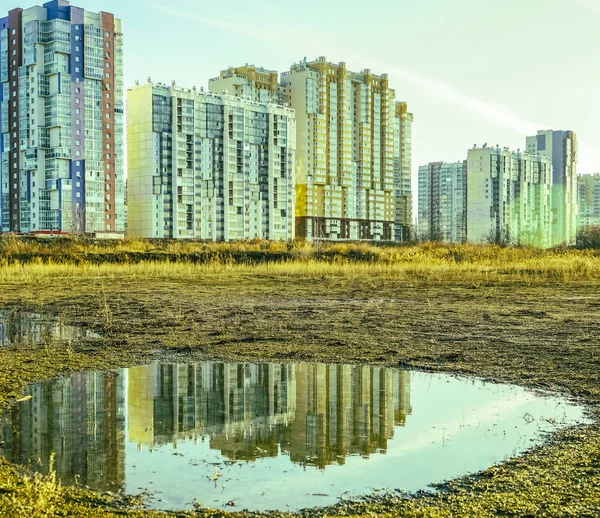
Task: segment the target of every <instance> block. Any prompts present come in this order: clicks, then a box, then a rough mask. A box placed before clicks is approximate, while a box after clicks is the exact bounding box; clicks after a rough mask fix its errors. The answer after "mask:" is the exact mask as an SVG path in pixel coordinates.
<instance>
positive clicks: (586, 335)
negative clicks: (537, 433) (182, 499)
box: [0, 266, 600, 516]
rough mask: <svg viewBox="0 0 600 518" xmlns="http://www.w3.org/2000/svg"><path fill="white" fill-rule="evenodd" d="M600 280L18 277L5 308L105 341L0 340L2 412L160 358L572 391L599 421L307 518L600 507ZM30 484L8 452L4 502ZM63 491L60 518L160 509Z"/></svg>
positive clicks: (245, 274)
mask: <svg viewBox="0 0 600 518" xmlns="http://www.w3.org/2000/svg"><path fill="white" fill-rule="evenodd" d="M599 287H600V285H599V283H598V282H595V281H586V282H578V281H568V282H558V281H553V282H539V281H537V282H531V281H527V280H522V279H506V280H501V279H500V280H499V279H496V280H493V281H488V282H472V281H469V280H465V281H461V280H449V281H446V282H439V281H432V280H427V279H423V278H410V277H406V276H403V277H396V276H393V275H378V274H374V275H373V276H364V277H361V278H357V277H356V276H349V275H345V274H344V273H343V272H340V273H339V274H332V275H317V274H315V275H314V276H302V275H287V274H282V273H281V272H277V271H275V272H273V273H269V272H268V271H265V269H264V268H263V269H259V270H258V271H257V272H256V273H254V272H253V271H252V268H240V269H239V271H236V270H235V269H233V270H229V271H223V272H216V273H214V274H206V273H202V274H200V273H199V274H198V275H197V276H190V275H187V274H186V275H181V276H178V275H177V274H176V273H175V274H169V272H168V271H166V270H165V273H164V275H153V276H150V277H149V278H146V277H145V276H144V275H142V274H140V273H139V272H137V273H132V272H130V271H129V269H128V267H125V266H124V267H123V269H122V271H121V272H120V273H116V274H115V273H114V272H113V273H110V274H102V273H98V272H97V271H95V270H94V269H82V270H81V271H79V272H77V273H73V272H66V273H65V274H64V275H56V276H47V277H41V278H31V279H27V278H25V279H24V278H18V279H15V280H14V281H11V280H5V281H3V282H2V284H1V285H0V307H3V308H8V309H10V308H21V309H31V310H38V311H39V310H43V311H50V312H54V313H57V314H59V315H61V318H63V319H64V320H65V321H66V322H69V323H72V324H77V325H82V326H86V327H88V328H90V329H94V330H97V331H100V332H102V333H103V335H104V338H102V339H96V340H88V341H83V342H80V343H75V344H71V345H70V346H69V347H66V346H65V345H64V344H58V343H55V344H50V346H46V347H41V346H39V347H28V348H24V347H11V348H4V349H0V408H2V407H3V408H4V409H6V407H7V406H8V405H10V404H12V403H14V400H15V398H18V397H19V396H20V395H22V390H23V388H24V386H25V385H26V384H27V383H30V382H33V381H39V380H41V379H44V378H48V377H52V376H56V375H58V374H63V373H66V372H70V371H73V370H85V369H92V368H93V369H98V368H99V369H108V368H115V367H125V366H132V365H136V364H140V363H144V362H147V361H149V360H151V359H155V358H170V357H185V358H202V359H227V360H236V361H243V360H258V361H277V362H286V361H297V360H303V361H321V362H331V363H340V362H343V363H352V364H376V365H385V366H396V367H402V368H414V369H426V370H434V371H447V372H454V373H460V374H466V375H474V376H478V377H483V378H486V379H489V380H494V381H502V382H512V383H518V384H521V385H525V386H529V387H538V388H544V389H550V390H555V391H560V392H562V393H564V394H567V395H568V396H569V397H571V398H577V399H579V400H581V401H582V402H584V403H586V404H588V405H590V412H591V413H592V415H593V416H594V419H595V423H596V424H593V425H590V426H583V427H579V428H576V429H572V430H568V431H565V432H561V433H559V434H557V435H556V437H555V438H554V439H553V440H552V441H550V442H549V443H548V444H547V445H546V446H544V447H542V448H539V449H537V450H535V451H533V452H531V453H529V454H526V455H525V456H523V457H520V458H518V459H514V460H511V461H509V462H507V463H504V464H502V465H500V466H495V467H492V468H490V469H488V470H487V471H485V472H483V473H480V474H478V475H476V476H471V477H466V478H463V479H460V480H457V481H452V482H449V483H448V484H445V485H444V486H443V487H442V488H441V491H440V492H439V493H436V494H421V495H417V496H416V497H414V496H413V497H407V498H394V499H387V500H386V499H383V500H379V499H378V500H374V501H373V502H369V503H361V504H340V505H338V506H335V507H334V508H329V509H320V510H319V509H315V510H310V511H306V513H304V514H306V515H314V516H324V515H326V514H327V515H335V514H337V515H360V516H363V515H365V516H366V515H372V514H373V513H375V514H378V515H389V516H401V515H405V516H600V427H599V426H598V421H597V417H598V415H599V414H598V408H600V406H599V405H600V380H599V379H598V376H599V374H598V373H599V372H600V324H599V319H600V291H599ZM1 453H2V450H1V449H0V455H1ZM29 490H30V488H29V485H28V484H27V483H24V482H23V474H22V470H20V469H19V468H17V467H14V466H12V465H10V464H8V463H6V462H0V509H2V508H3V507H4V508H5V509H7V510H12V511H10V512H16V511H15V509H18V506H17V504H16V503H15V502H17V503H18V502H19V501H20V500H21V501H25V500H26V499H28V498H29V499H31V496H30V495H28V493H27V492H28V491H29ZM56 498H57V500H56V502H55V504H54V507H53V509H54V510H53V511H52V512H51V513H50V514H48V515H51V516H55V515H56V516H59V515H69V514H70V515H82V516H83V515H88V516H89V515H123V514H131V515H138V514H139V515H150V514H155V513H144V512H142V511H137V510H135V509H132V508H130V507H127V505H128V504H130V503H131V502H130V501H128V500H126V499H125V500H122V499H121V500H120V499H118V498H117V499H113V498H108V497H106V496H100V495H97V494H94V493H91V492H86V491H83V490H79V489H61V490H60V494H58V495H57V496H56ZM11 502H12V503H11ZM11 506H12V507H11ZM7 512H9V511H7ZM52 513H55V514H52ZM0 514H2V513H1V512H0ZM190 514H193V513H192V512H191V511H190ZM195 514H196V515H202V514H206V515H221V514H223V513H214V512H212V513H211V512H208V511H198V512H197V513H195ZM9 515H10V514H9ZM180 515H182V514H181V513H180ZM39 516H44V514H40V515H39Z"/></svg>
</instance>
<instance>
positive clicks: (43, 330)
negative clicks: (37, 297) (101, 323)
mask: <svg viewBox="0 0 600 518" xmlns="http://www.w3.org/2000/svg"><path fill="white" fill-rule="evenodd" d="M98 336H99V335H98V334H97V333H94V332H92V331H88V330H86V329H83V328H79V327H75V326H69V325H66V324H63V323H62V322H61V321H60V319H59V318H58V317H57V316H56V315H53V314H51V313H33V312H29V311H19V310H16V311H0V346H9V345H33V344H39V343H43V342H45V341H48V340H66V341H68V340H77V339H81V338H92V337H96V338H97V337H98Z"/></svg>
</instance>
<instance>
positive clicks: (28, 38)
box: [0, 0, 124, 233]
mask: <svg viewBox="0 0 600 518" xmlns="http://www.w3.org/2000/svg"><path fill="white" fill-rule="evenodd" d="M122 74H123V70H122V33H121V22H120V20H118V19H116V18H114V16H113V15H112V14H109V13H91V12H88V11H85V10H83V9H81V8H78V7H74V6H71V5H70V4H69V2H67V1H65V0H53V1H51V2H48V3H46V4H44V6H43V7H32V8H30V9H26V10H20V9H15V10H13V11H11V12H10V13H9V16H8V17H6V18H2V19H0V83H1V84H2V87H1V88H0V91H1V92H2V93H1V94H0V103H1V105H2V110H1V111H2V114H3V115H2V121H1V124H0V126H1V134H2V135H1V136H0V151H1V152H2V156H1V160H0V176H1V180H0V213H1V214H2V217H1V218H2V221H1V229H2V231H5V232H6V231H17V232H38V231H63V232H77V233H80V232H88V233H106V232H108V233H122V232H123V231H124V215H123V205H124V193H123V99H122V86H123V79H122Z"/></svg>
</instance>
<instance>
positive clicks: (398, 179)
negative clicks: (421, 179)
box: [394, 102, 414, 242]
mask: <svg viewBox="0 0 600 518" xmlns="http://www.w3.org/2000/svg"><path fill="white" fill-rule="evenodd" d="M395 112H396V113H395V121H394V122H395V127H394V202H395V206H396V210H395V241H398V242H401V241H406V240H407V239H409V238H410V233H411V229H412V226H413V194H412V123H413V121H414V118H413V114H412V113H409V112H408V106H407V104H406V103H404V102H397V103H396V110H395Z"/></svg>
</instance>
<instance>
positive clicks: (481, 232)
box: [467, 146, 552, 247]
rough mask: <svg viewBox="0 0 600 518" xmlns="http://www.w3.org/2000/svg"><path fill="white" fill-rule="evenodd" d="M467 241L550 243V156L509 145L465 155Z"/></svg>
mask: <svg viewBox="0 0 600 518" xmlns="http://www.w3.org/2000/svg"><path fill="white" fill-rule="evenodd" d="M467 179H468V181H467V240H468V241H469V242H472V243H486V242H496V243H506V244H525V245H531V246H541V247H549V246H551V245H552V160H551V159H550V158H548V157H546V156H544V155H539V154H535V155H534V154H531V153H524V152H513V151H510V150H508V149H507V148H503V149H501V148H499V147H495V148H489V147H487V146H484V147H481V148H477V147H475V148H473V149H470V150H469V154H468V158H467Z"/></svg>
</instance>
